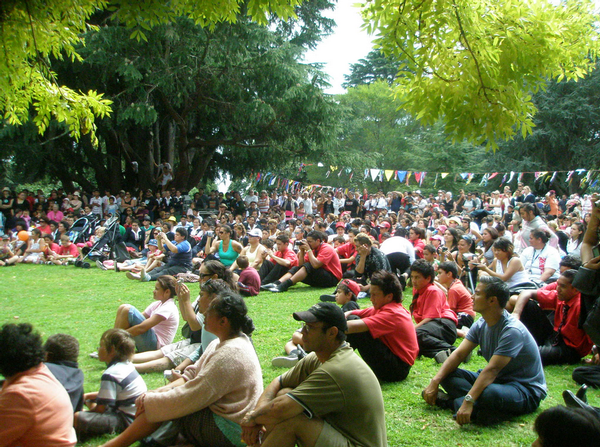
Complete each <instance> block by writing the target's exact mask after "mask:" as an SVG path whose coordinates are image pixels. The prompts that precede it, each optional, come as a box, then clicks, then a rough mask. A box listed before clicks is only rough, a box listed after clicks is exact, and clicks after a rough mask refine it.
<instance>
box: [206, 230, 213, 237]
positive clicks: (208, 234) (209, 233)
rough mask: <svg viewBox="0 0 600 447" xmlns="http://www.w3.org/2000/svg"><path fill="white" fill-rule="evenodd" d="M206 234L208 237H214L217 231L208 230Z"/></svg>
mask: <svg viewBox="0 0 600 447" xmlns="http://www.w3.org/2000/svg"><path fill="white" fill-rule="evenodd" d="M206 235H207V236H208V237H213V236H214V235H215V232H214V231H207V232H206Z"/></svg>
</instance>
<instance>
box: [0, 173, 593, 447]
mask: <svg viewBox="0 0 600 447" xmlns="http://www.w3.org/2000/svg"><path fill="white" fill-rule="evenodd" d="M594 200H597V198H595V197H590V196H583V197H578V196H576V195H573V196H571V197H566V196H563V197H562V198H558V197H557V196H556V194H555V193H554V191H549V192H548V193H547V194H545V195H544V197H535V196H534V195H533V194H532V192H531V190H530V188H529V187H527V186H526V185H522V184H519V185H518V186H517V188H516V190H515V191H514V192H512V191H511V190H510V188H509V187H505V188H504V190H503V192H502V193H501V192H500V191H494V192H492V193H491V194H489V195H488V194H484V193H481V194H480V193H472V192H467V193H465V192H464V191H463V190H461V191H460V192H459V193H458V194H453V193H452V192H449V191H438V194H437V195H436V194H429V195H428V196H424V195H423V194H421V192H420V191H418V190H417V191H410V192H405V193H400V192H391V193H388V194H387V195H386V194H383V193H382V192H378V193H377V194H368V193H367V192H366V191H363V192H362V193H359V192H353V191H325V192H322V191H315V190H311V191H302V192H300V193H299V194H288V193H287V192H282V193H277V192H272V193H270V194H269V193H267V191H262V192H261V193H260V194H259V193H258V192H257V191H253V190H252V191H250V192H249V193H248V194H247V195H246V196H245V197H244V198H242V196H241V195H240V193H238V192H235V191H231V192H228V193H226V194H222V193H218V192H217V191H211V192H210V193H209V194H208V195H206V194H204V191H203V190H202V189H200V190H198V192H196V193H194V194H192V195H191V196H190V195H189V194H186V193H185V192H183V193H182V192H181V191H177V190H169V189H166V188H165V190H164V191H161V192H158V193H156V194H155V193H154V192H153V191H150V190H148V191H143V192H140V193H139V194H130V193H129V192H125V191H121V192H120V193H119V194H117V195H112V194H111V193H110V192H109V191H106V192H105V195H104V196H101V195H100V192H99V191H93V192H92V193H91V194H87V193H86V192H83V191H74V192H73V193H72V194H64V192H63V191H61V190H57V191H52V193H51V195H50V197H48V198H46V197H44V195H43V194H41V192H39V191H38V194H37V195H35V196H34V195H33V194H30V193H29V192H28V191H21V192H19V194H18V195H14V194H13V193H12V192H11V191H10V190H9V189H8V188H5V189H4V191H3V199H2V202H1V204H0V207H1V211H2V213H1V216H2V217H1V218H0V220H1V221H2V224H3V225H2V232H3V236H2V246H1V247H0V263H1V265H7V266H8V265H15V264H18V263H22V262H24V263H46V264H52V265H56V264H61V265H68V264H69V263H70V262H78V261H79V262H81V260H82V259H85V258H89V259H94V260H96V265H97V266H98V268H100V269H102V270H110V271H116V272H121V271H122V272H124V274H125V275H126V276H127V277H128V278H129V279H131V280H136V281H142V282H145V281H156V285H155V289H154V293H153V301H152V303H150V305H148V306H147V307H146V309H144V311H143V312H140V311H139V310H137V309H136V308H135V307H134V306H131V305H128V304H123V305H121V306H120V307H119V308H118V309H116V318H115V324H114V327H113V328H110V329H108V330H107V331H106V332H105V333H104V334H102V336H101V338H100V345H99V349H98V351H97V352H94V353H92V355H93V356H94V357H96V358H98V359H99V360H100V361H103V362H105V363H107V365H108V369H107V370H106V372H105V373H104V374H103V378H102V383H101V386H100V391H99V392H98V393H88V394H86V395H82V396H80V398H79V399H78V401H80V403H81V402H83V403H84V405H85V406H86V407H87V410H83V409H82V405H75V404H73V405H72V408H70V407H69V406H67V405H65V402H68V396H69V395H66V397H65V396H62V397H61V399H62V400H61V405H60V411H62V413H60V414H61V415H62V416H61V417H64V418H67V413H70V425H69V424H66V423H64V420H62V419H61V423H58V422H57V421H58V419H60V418H58V419H54V422H52V423H51V424H50V426H46V425H43V424H42V425H40V428H39V429H41V430H46V433H45V436H49V437H50V438H51V439H52V442H50V441H48V443H47V444H46V445H72V443H73V440H74V439H75V437H74V434H73V433H74V432H72V431H73V427H74V430H75V432H76V433H77V437H78V438H79V439H80V440H81V439H87V438H89V437H90V436H96V435H99V434H103V433H120V434H119V435H118V436H117V437H115V438H113V439H112V440H111V441H109V442H108V443H107V444H106V445H107V446H126V445H131V444H132V443H134V442H136V441H138V440H143V442H144V443H145V444H146V445H173V444H174V443H176V442H177V441H178V437H179V440H180V441H181V437H183V438H185V442H187V443H191V444H193V445H239V440H240V439H242V440H243V441H244V442H245V443H246V444H247V445H266V446H269V445H276V446H286V445H290V446H293V445H295V444H297V443H300V444H302V445H307V446H311V445H317V446H334V445H369V446H371V445H372V446H384V445H386V442H387V441H386V439H387V436H386V425H385V414H384V410H383V396H382V393H381V389H380V386H379V382H401V381H403V380H405V379H406V377H408V375H409V374H410V371H411V369H412V368H413V367H414V365H415V362H416V360H417V358H418V357H420V356H424V357H429V358H433V359H435V361H436V362H437V363H439V364H440V365H441V366H440V369H439V371H438V373H437V374H436V375H435V376H434V377H433V378H432V379H431V382H430V383H429V385H428V386H427V387H426V388H425V389H424V390H423V392H422V396H423V399H424V400H425V402H426V403H428V404H430V405H437V406H440V407H442V408H447V409H449V410H451V411H452V413H453V414H454V417H455V419H456V421H457V423H459V424H460V425H464V424H467V423H471V422H483V421H487V420H490V419H492V420H497V419H506V418H508V417H511V416H513V415H519V414H527V413H532V412H534V411H535V410H536V409H537V408H538V407H539V405H540V403H541V401H542V400H543V399H544V398H545V397H546V394H547V385H546V378H545V374H544V367H545V366H546V365H551V364H577V363H580V362H582V359H585V358H586V357H587V356H588V355H589V354H592V358H591V359H586V360H585V361H586V362H587V363H588V364H587V365H585V366H581V367H579V368H577V369H575V371H574V372H573V379H574V380H575V381H576V382H577V383H579V384H581V385H582V388H580V389H579V391H577V393H571V392H570V391H568V390H566V391H565V394H564V400H565V404H566V406H567V407H566V408H562V407H559V409H550V410H546V411H545V412H543V413H541V414H540V416H539V418H538V420H537V421H536V426H535V430H536V432H537V434H538V436H539V438H538V441H536V442H538V444H537V445H543V446H552V445H558V444H556V439H558V438H555V437H553V436H550V435H549V433H552V430H553V427H552V421H553V420H555V419H556V418H557V416H556V415H557V414H562V415H563V419H564V420H571V421H573V423H572V424H570V425H568V426H567V425H566V424H563V425H565V427H564V430H565V431H568V430H571V431H572V432H573V437H574V438H573V439H575V437H576V436H579V434H578V432H577V430H579V429H580V428H581V427H585V430H587V431H588V436H587V437H585V439H586V441H582V442H588V441H591V444H590V443H588V444H585V443H578V445H598V442H599V439H600V429H599V427H600V422H599V420H600V419H599V418H600V410H598V409H596V408H594V407H593V406H591V405H590V404H588V403H587V399H586V390H587V387H594V388H600V357H599V356H598V350H597V348H596V345H595V344H600V336H599V335H600V306H599V305H596V306H594V303H595V301H596V300H597V299H598V297H599V296H600V285H599V284H600V273H599V272H600V253H599V252H598V243H599V229H600V203H594ZM81 216H84V217H85V218H86V219H87V220H88V221H89V222H91V223H92V224H93V225H90V228H89V231H88V234H87V235H86V236H85V239H83V240H82V239H81V233H79V232H76V233H75V232H73V231H70V229H72V228H73V225H74V224H75V222H76V221H77V219H78V218H80V217H81ZM115 221H116V222H117V227H116V228H117V231H116V232H115V234H116V237H115V238H112V239H108V242H107V245H108V247H104V246H98V244H97V242H98V241H101V240H103V239H102V238H103V235H104V234H105V233H107V231H108V229H107V228H108V226H109V225H114V222H115ZM111 228H112V227H111ZM58 243H60V245H58ZM118 245H120V246H122V247H123V250H122V251H115V249H114V247H115V246H118ZM116 253H119V254H118V255H116ZM113 274H114V273H113ZM195 283H198V284H199V286H200V288H199V293H198V296H197V298H196V299H195V300H192V299H191V291H190V289H191V288H192V284H195ZM298 283H304V284H307V285H308V286H310V287H314V288H320V289H323V288H325V289H330V290H329V291H327V292H329V293H326V294H323V295H321V297H320V300H319V302H318V303H316V304H315V305H314V306H312V307H311V308H310V309H309V310H308V311H298V312H296V313H294V314H293V318H294V319H295V320H297V321H299V322H302V323H303V326H302V328H301V329H299V330H298V331H297V332H295V333H293V334H292V337H291V339H290V341H289V342H288V343H286V345H285V346H284V347H283V349H284V350H285V355H282V356H278V357H276V358H274V359H273V361H272V365H273V366H274V367H286V368H289V370H288V371H287V372H285V373H283V374H282V375H281V376H280V377H278V378H277V379H275V380H274V381H273V382H272V383H271V384H269V385H268V386H267V387H266V388H265V389H263V382H262V373H261V366H260V363H259V361H258V358H257V356H256V353H255V351H254V348H253V347H252V342H251V334H252V331H253V329H254V326H253V324H252V320H251V319H250V318H249V317H248V315H247V307H246V305H245V303H244V299H243V298H241V297H240V295H243V296H254V295H257V294H259V293H261V292H263V293H275V294H280V293H286V292H287V291H288V290H290V289H291V288H292V287H294V286H295V285H296V284H298ZM406 288H410V289H412V301H411V303H410V305H409V306H407V307H405V306H404V305H403V304H402V301H403V298H404V294H403V291H404V290H405V289H406ZM175 296H177V297H179V300H178V301H177V302H175V301H174V297H175ZM367 299H368V300H370V304H371V305H370V306H366V305H363V306H362V307H363V308H361V304H362V303H363V302H365V303H366V301H367ZM477 314H479V315H480V318H477ZM180 315H181V318H183V320H185V324H184V326H183V330H182V336H183V339H182V340H180V341H177V342H174V341H175V338H176V331H177V328H178V326H179V318H180ZM2 331H3V332H2V334H0V373H2V374H3V375H4V376H5V377H6V379H7V380H6V383H5V384H4V386H3V389H2V392H1V394H0V414H2V415H4V414H5V412H6V411H7V407H5V405H14V402H21V401H20V400H19V399H21V400H22V399H27V396H25V391H24V390H23V388H22V385H23V384H29V385H31V387H32V389H38V388H39V390H42V391H44V392H50V391H48V390H50V389H51V388H52V387H54V388H53V390H54V391H52V392H53V393H55V394H58V393H57V392H56V385H57V383H58V382H56V380H54V381H53V380H51V379H52V377H53V376H52V374H51V373H50V372H49V371H47V369H46V368H47V367H46V366H44V365H43V364H42V363H43V362H42V360H43V355H42V354H40V352H41V351H43V349H42V348H41V341H40V340H39V335H37V334H36V333H35V331H34V330H33V329H32V327H31V326H29V325H26V324H25V325H5V326H4V327H3V328H2ZM457 340H461V341H460V343H458V344H457ZM5 343H13V344H15V346H21V345H23V344H31V345H32V346H33V345H36V346H37V344H39V345H40V348H39V349H40V350H41V351H40V352H38V351H36V350H35V349H33V348H32V350H33V351H35V352H34V353H33V354H31V355H32V359H31V360H30V361H27V362H23V361H21V360H19V361H15V357H19V358H20V357H23V355H22V353H19V352H18V351H14V350H12V349H9V350H4V347H5ZM36 349H37V348H36ZM354 351H358V353H360V356H357V355H356V354H355V353H354ZM473 352H476V353H478V354H479V355H481V356H483V358H484V359H485V360H486V363H487V366H485V368H483V369H482V370H480V371H478V372H473V371H469V370H467V369H462V368H460V366H461V364H462V363H466V362H468V361H469V359H470V358H471V355H472V354H473ZM11 356H12V357H11ZM71 357H72V356H71ZM71 361H73V360H72V359H71ZM75 361H76V360H75ZM11 362H13V363H11ZM47 363H48V362H47ZM50 363H51V362H50ZM15 364H18V365H19V366H16V367H15ZM70 366H71V367H72V366H73V365H70ZM48 367H49V366H48ZM15 368H16V369H15ZM75 369H76V368H75ZM50 371H53V370H52V369H50ZM151 371H163V372H164V374H165V377H168V378H169V380H170V383H169V384H168V385H167V386H165V387H163V388H160V389H158V390H153V391H148V390H147V389H146V387H145V384H144V381H143V377H142V376H140V375H139V374H144V373H147V372H151ZM53 372H54V371H53ZM57 374H58V373H54V376H56V379H58V380H59V381H60V382H61V383H62V384H63V385H64V388H65V389H71V394H72V395H74V394H76V393H75V392H74V391H73V389H72V388H73V387H72V385H73V383H74V382H75V381H74V380H71V381H69V380H64V377H63V380H61V377H59V375H60V374H58V375H57ZM69 384H70V385H71V386H70V387H69ZM80 391H81V393H82V389H81V390H80ZM65 393H66V391H65ZM200 397H201V398H200ZM72 402H73V399H72ZM28 405H29V404H28ZM27 408H28V409H27V411H30V412H32V413H31V414H37V413H38V412H39V413H44V415H45V416H47V417H49V414H50V411H51V408H50V406H48V405H43V408H36V407H35V406H27ZM67 410H69V411H67ZM27 411H25V410H24V411H23V415H25V414H27ZM57 411H58V410H57ZM73 413H74V416H73ZM23 415H21V416H23ZM307 416H308V417H307ZM23 417H25V416H23ZM12 420H14V423H15V424H17V425H18V424H19V423H23V424H24V423H25V421H24V420H19V418H18V417H16V416H15V417H13V419H12ZM28 423H29V424H31V417H29V421H28ZM581 429H583V428H581ZM34 431H35V430H33V429H32V430H30V431H29V432H28V433H27V436H28V437H29V438H27V439H25V438H23V439H20V438H19V437H18V432H17V431H15V430H12V431H11V432H10V436H12V438H11V439H13V440H14V443H13V442H12V441H9V442H8V443H7V444H6V445H33V444H28V442H30V441H29V439H30V438H32V437H34V436H35V435H34V434H33V433H34ZM0 434H2V429H1V428H0ZM2 436H3V434H2ZM2 436H0V437H2ZM7 439H8V438H7ZM561 439H562V438H561ZM582 439H584V438H583V437H582ZM0 445H3V444H2V443H1V442H0ZM38 445H39V443H38Z"/></svg>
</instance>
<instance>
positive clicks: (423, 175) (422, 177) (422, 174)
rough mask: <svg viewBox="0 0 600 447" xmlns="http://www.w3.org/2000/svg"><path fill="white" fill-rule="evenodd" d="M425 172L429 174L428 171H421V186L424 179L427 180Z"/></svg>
mask: <svg viewBox="0 0 600 447" xmlns="http://www.w3.org/2000/svg"><path fill="white" fill-rule="evenodd" d="M425 174H427V173H426V172H421V179H420V180H419V186H421V185H422V184H423V180H425Z"/></svg>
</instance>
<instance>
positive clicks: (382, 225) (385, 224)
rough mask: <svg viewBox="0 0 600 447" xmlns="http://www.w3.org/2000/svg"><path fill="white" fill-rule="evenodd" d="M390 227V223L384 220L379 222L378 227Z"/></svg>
mask: <svg viewBox="0 0 600 447" xmlns="http://www.w3.org/2000/svg"><path fill="white" fill-rule="evenodd" d="M390 227H391V225H390V223H389V222H387V221H385V220H384V221H383V222H381V223H380V224H379V228H390Z"/></svg>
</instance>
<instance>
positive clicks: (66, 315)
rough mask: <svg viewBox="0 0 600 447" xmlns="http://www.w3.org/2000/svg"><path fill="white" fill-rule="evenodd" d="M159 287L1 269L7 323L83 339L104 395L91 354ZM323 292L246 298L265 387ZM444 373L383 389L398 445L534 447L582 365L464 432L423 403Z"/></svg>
mask: <svg viewBox="0 0 600 447" xmlns="http://www.w3.org/2000/svg"><path fill="white" fill-rule="evenodd" d="M153 288H154V283H139V282H137V281H130V280H128V279H127V278H126V277H125V274H123V273H114V272H112V271H109V272H103V271H100V270H98V269H96V268H92V269H89V270H81V269H77V268H75V267H73V266H68V267H61V266H31V265H18V266H16V267H8V268H1V269H0V297H1V298H0V321H1V322H2V324H4V323H11V322H29V323H32V324H33V325H34V326H35V327H36V328H37V330H39V331H40V332H41V334H42V336H43V338H44V339H45V338H46V337H48V336H49V335H52V334H54V333H57V332H64V333H69V334H71V335H73V336H75V337H77V339H78V340H79V343H80V345H81V351H80V358H79V360H80V367H81V368H82V369H83V371H84V373H85V377H86V381H85V390H86V392H89V391H97V389H98V386H99V383H100V382H99V379H100V375H101V374H102V372H103V371H104V369H105V365H104V364H102V363H100V362H98V361H97V360H92V359H90V358H89V356H88V354H89V353H90V352H92V351H95V350H96V349H97V346H98V342H99V339H100V335H101V334H102V332H103V331H104V330H106V329H108V328H110V327H112V325H113V323H114V317H115V312H116V309H117V307H118V305H119V304H122V303H130V304H133V305H135V306H136V307H137V308H138V309H140V310H143V309H144V308H145V307H146V306H147V305H148V304H149V303H150V302H151V301H152V289H153ZM191 290H192V292H193V293H194V294H197V291H198V285H197V284H192V285H191ZM321 293H325V292H324V291H322V290H318V289H311V288H309V287H306V286H302V285H301V286H297V287H294V288H293V289H292V290H291V291H289V292H288V293H284V294H272V293H270V292H263V293H261V294H260V295H259V296H257V297H253V298H247V299H246V302H247V304H248V307H249V313H250V316H251V317H252V318H253V319H254V322H255V325H256V331H255V332H254V335H253V338H254V344H255V346H256V349H257V351H258V355H259V359H260V363H261V365H262V368H263V377H264V383H265V385H267V384H268V383H270V382H271V381H272V380H273V379H274V378H275V377H277V376H278V375H279V374H281V373H282V372H283V370H282V369H277V368H273V367H272V366H271V359H272V358H273V357H275V356H277V355H282V354H283V345H284V343H285V342H286V341H287V340H288V339H289V337H290V336H291V333H292V332H293V331H294V330H295V329H296V328H297V327H298V326H299V325H298V323H297V322H296V321H294V319H293V318H292V316H291V314H292V312H294V311H297V310H306V309H307V308H308V307H310V306H311V305H312V304H314V303H315V302H316V301H318V299H319V295H320V294H321ZM405 296H406V302H405V303H404V304H405V306H408V304H409V301H410V294H406V295H405ZM360 305H361V307H367V306H368V305H370V302H369V301H365V300H362V301H361V302H360ZM181 321H182V324H183V320H181ZM484 365H485V361H484V360H483V359H482V358H481V357H476V356H474V357H473V360H471V362H470V363H469V364H468V368H469V369H472V370H476V369H479V368H483V367H484ZM438 367H439V366H438V365H436V364H435V362H434V360H432V359H428V358H422V359H419V360H417V362H416V364H415V365H414V367H413V368H412V370H411V373H410V375H409V376H408V378H407V379H406V380H405V381H404V382H402V383H395V384H383V385H382V389H383V396H384V400H385V406H386V422H387V432H388V441H389V445H390V446H465V447H466V446H477V447H481V446H482V445H484V446H487V445H490V446H524V445H530V444H531V442H532V441H533V439H535V436H534V434H533V432H532V425H533V421H534V419H535V417H536V415H537V414H539V411H541V410H543V409H545V408H549V407H551V406H554V405H557V404H560V403H562V397H561V393H562V391H563V390H564V389H571V390H575V389H576V385H575V383H574V382H573V381H572V380H571V372H572V370H573V369H574V366H565V367H561V366H554V367H548V368H546V379H547V381H548V385H549V395H548V397H547V398H546V400H545V401H544V402H543V403H542V406H541V410H539V411H538V412H537V413H535V414H532V415H529V416H524V417H519V418H515V419H513V420H511V421H510V422H504V423H502V424H499V425H496V426H491V427H482V426H477V425H469V426H465V427H459V426H458V425H457V424H456V423H455V422H454V421H453V420H452V417H451V414H450V412H449V411H443V410H440V409H437V408H432V407H429V406H427V404H425V402H424V401H423V400H422V399H421V391H422V390H423V388H425V386H426V385H427V384H428V383H429V380H430V379H431V378H432V377H433V375H434V374H435V372H436V371H437V369H438ZM144 379H145V380H146V383H147V385H148V388H149V389H153V388H157V387H159V386H161V385H163V384H164V383H165V382H164V379H163V377H162V374H160V373H153V374H147V375H145V376H144ZM589 394H591V396H590V398H591V400H592V401H598V400H600V399H598V397H600V396H598V393H597V392H595V391H592V393H589ZM101 442H102V439H96V440H94V441H93V442H89V443H87V444H85V445H88V446H96V445H99V444H101Z"/></svg>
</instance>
